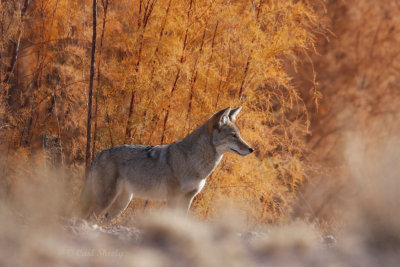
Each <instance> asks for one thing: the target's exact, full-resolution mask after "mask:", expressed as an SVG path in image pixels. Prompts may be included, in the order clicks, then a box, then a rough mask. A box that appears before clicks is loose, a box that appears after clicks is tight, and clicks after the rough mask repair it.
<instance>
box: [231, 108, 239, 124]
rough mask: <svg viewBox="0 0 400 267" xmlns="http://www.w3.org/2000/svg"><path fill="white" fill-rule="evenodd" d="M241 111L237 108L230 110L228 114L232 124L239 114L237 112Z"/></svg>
mask: <svg viewBox="0 0 400 267" xmlns="http://www.w3.org/2000/svg"><path fill="white" fill-rule="evenodd" d="M241 110H242V107H237V108H234V109H232V110H231V111H230V112H229V119H231V121H232V122H235V121H236V116H237V115H238V114H239V112H240V111H241Z"/></svg>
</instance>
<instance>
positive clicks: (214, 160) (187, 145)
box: [176, 124, 222, 178]
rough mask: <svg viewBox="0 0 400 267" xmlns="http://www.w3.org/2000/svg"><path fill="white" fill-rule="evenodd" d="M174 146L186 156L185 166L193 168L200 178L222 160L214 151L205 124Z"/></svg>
mask: <svg viewBox="0 0 400 267" xmlns="http://www.w3.org/2000/svg"><path fill="white" fill-rule="evenodd" d="M176 144H177V145H178V147H179V148H180V151H181V152H183V153H184V154H186V155H185V157H184V158H185V161H186V162H185V163H186V164H187V166H191V167H193V168H195V169H196V172H197V173H198V174H199V176H201V178H206V177H207V176H208V175H209V174H210V173H211V172H212V171H213V170H214V168H215V167H216V166H217V165H218V163H219V162H220V160H221V158H222V154H219V153H218V152H217V151H216V149H215V147H214V145H213V143H212V136H211V135H210V134H209V132H208V129H207V126H206V125H205V124H203V125H202V126H200V127H199V128H197V129H196V130H195V131H193V132H192V133H191V134H190V135H188V136H187V137H185V138H184V139H182V140H181V141H179V142H177V143H176Z"/></svg>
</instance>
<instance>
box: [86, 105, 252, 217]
mask: <svg viewBox="0 0 400 267" xmlns="http://www.w3.org/2000/svg"><path fill="white" fill-rule="evenodd" d="M240 110H241V107H239V108H235V109H231V108H226V109H223V110H221V111H219V112H217V113H215V114H214V115H213V116H211V117H210V119H208V120H207V121H206V122H205V123H204V124H203V125H201V126H200V127H199V128H197V129H196V130H195V131H193V132H192V133H191V134H190V135H188V136H187V137H185V138H184V139H182V140H180V141H177V142H175V143H172V144H169V145H159V146H145V145H122V146H116V147H112V148H109V149H105V150H103V151H101V152H100V153H99V154H98V155H97V156H96V158H95V159H94V161H93V164H92V167H91V170H90V173H89V175H88V177H87V179H86V183H85V186H84V189H83V192H82V203H81V204H82V207H81V212H82V214H81V215H82V216H83V217H85V218H89V217H90V216H91V215H95V216H96V217H97V218H99V217H100V218H103V217H106V219H108V220H109V219H112V218H114V217H115V216H117V215H119V214H121V213H122V212H123V211H124V210H125V209H126V207H127V206H128V204H129V202H130V201H131V200H132V197H136V198H141V199H147V200H151V199H165V200H167V204H168V206H170V207H181V208H183V209H186V210H188V209H189V208H190V205H191V203H192V200H193V198H194V197H195V196H196V195H197V194H198V193H199V192H200V191H201V190H202V189H203V187H204V184H205V182H206V179H207V177H208V176H209V175H210V173H211V172H212V171H213V170H214V169H215V167H216V166H217V165H218V163H219V162H220V161H221V159H222V156H223V154H224V153H226V152H234V153H236V154H239V155H241V156H246V155H248V154H250V153H251V152H253V149H252V148H251V147H250V146H249V145H248V144H247V143H246V142H245V141H244V140H243V139H242V137H241V136H240V132H239V128H238V127H237V126H236V124H235V121H236V116H237V115H238V113H239V112H240Z"/></svg>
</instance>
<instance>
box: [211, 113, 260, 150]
mask: <svg viewBox="0 0 400 267" xmlns="http://www.w3.org/2000/svg"><path fill="white" fill-rule="evenodd" d="M241 109H242V107H238V108H235V109H231V108H226V109H223V110H220V111H218V112H217V113H215V114H214V115H213V116H212V117H211V118H210V119H209V120H208V130H209V133H210V134H211V135H212V143H213V145H214V146H215V149H216V150H217V152H218V153H220V154H223V153H225V152H235V153H236V154H239V155H241V156H246V155H248V154H250V153H251V152H253V151H254V149H253V148H251V147H250V146H249V145H248V144H247V143H246V142H245V141H244V140H243V139H242V137H241V136H240V131H239V128H238V127H237V126H236V124H235V122H236V116H237V115H238V114H239V112H240V110H241Z"/></svg>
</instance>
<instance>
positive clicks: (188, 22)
mask: <svg viewBox="0 0 400 267" xmlns="http://www.w3.org/2000/svg"><path fill="white" fill-rule="evenodd" d="M192 4H193V0H191V1H190V3H189V8H188V12H187V26H186V31H185V37H184V39H183V47H182V55H181V60H180V64H181V66H179V69H178V71H177V73H176V76H175V80H174V83H173V85H172V88H171V92H170V97H169V104H168V108H167V112H166V114H165V117H164V123H163V130H162V133H161V140H160V142H161V144H163V143H164V141H165V130H166V129H167V122H168V117H169V112H170V109H171V101H172V96H173V95H174V91H175V89H176V85H177V83H178V80H179V78H180V75H181V70H182V64H183V61H184V59H185V50H186V45H187V37H188V32H189V24H190V11H191V10H192Z"/></svg>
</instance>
